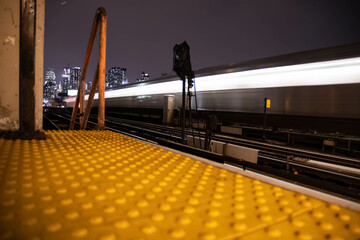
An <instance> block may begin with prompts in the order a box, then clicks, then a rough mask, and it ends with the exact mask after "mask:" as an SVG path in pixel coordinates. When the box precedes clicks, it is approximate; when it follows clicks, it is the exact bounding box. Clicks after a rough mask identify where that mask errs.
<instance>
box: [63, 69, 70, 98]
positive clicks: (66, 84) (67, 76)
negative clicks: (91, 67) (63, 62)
mask: <svg viewBox="0 0 360 240" xmlns="http://www.w3.org/2000/svg"><path fill="white" fill-rule="evenodd" d="M70 72H71V70H70V67H69V66H67V67H64V72H63V75H62V76H61V77H62V78H61V87H62V93H67V90H68V89H71V88H70Z"/></svg>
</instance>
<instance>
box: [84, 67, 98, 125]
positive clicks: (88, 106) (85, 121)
mask: <svg viewBox="0 0 360 240" xmlns="http://www.w3.org/2000/svg"><path fill="white" fill-rule="evenodd" d="M98 83H99V64H98V65H97V67H96V72H95V75H94V79H93V83H92V87H91V91H90V94H89V98H88V101H87V105H86V109H85V114H84V118H83V121H82V122H81V125H80V129H82V130H85V128H86V125H87V121H88V119H89V116H90V111H91V106H92V103H93V100H94V95H95V92H96V88H97V86H98Z"/></svg>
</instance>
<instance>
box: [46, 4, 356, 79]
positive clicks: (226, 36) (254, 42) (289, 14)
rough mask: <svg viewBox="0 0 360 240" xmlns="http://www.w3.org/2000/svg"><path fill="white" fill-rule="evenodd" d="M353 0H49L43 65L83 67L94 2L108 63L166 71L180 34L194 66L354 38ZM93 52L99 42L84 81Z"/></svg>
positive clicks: (132, 71) (133, 72) (155, 73)
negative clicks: (101, 14)
mask: <svg viewBox="0 0 360 240" xmlns="http://www.w3.org/2000/svg"><path fill="white" fill-rule="evenodd" d="M356 2H358V1H351V0H346V1H343V0H338V1H333V0H273V1H269V0H182V1H179V0H153V1H146V0H121V1H120V0H47V1H46V12H45V14H46V15H45V19H46V20H45V66H44V67H45V68H44V70H47V69H48V68H54V69H55V73H56V77H57V81H58V82H59V80H60V79H61V74H62V68H63V67H64V66H66V65H68V64H69V65H70V66H80V67H82V65H83V62H84V56H85V51H86V47H87V42H88V39H89V34H90V29H91V24H92V21H93V18H94V15H95V11H96V9H97V8H98V7H100V6H102V7H104V8H105V9H106V11H107V14H108V29H107V30H108V35H107V62H106V69H109V68H110V67H113V66H119V67H126V68H127V69H128V70H127V72H128V78H129V82H135V80H136V78H139V77H140V73H141V71H145V72H147V73H149V74H150V77H151V78H152V79H153V78H156V77H159V76H160V75H161V74H162V73H164V72H167V73H172V70H171V69H172V54H173V53H172V48H173V46H174V45H175V44H176V43H181V42H183V41H184V40H186V41H187V42H188V44H189V45H190V50H191V61H192V67H193V69H194V70H196V69H201V68H205V67H210V66H216V65H222V64H229V63H237V62H241V61H245V60H251V59H256V58H263V57H270V56H275V55H280V54H285V53H291V52H298V51H304V50H310V49H317V48H323V47H329V46H336V45H342V44H347V43H353V42H359V41H360V14H359V8H358V7H357V4H356ZM97 58H98V43H96V44H95V45H94V49H93V57H92V61H91V64H90V67H89V72H88V75H87V76H88V77H87V81H91V79H92V77H93V74H94V72H95V66H96V62H97Z"/></svg>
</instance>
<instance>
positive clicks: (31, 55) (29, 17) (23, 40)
mask: <svg viewBox="0 0 360 240" xmlns="http://www.w3.org/2000/svg"><path fill="white" fill-rule="evenodd" d="M35 26H36V0H21V6H20V79H19V80H20V82H19V85H20V91H19V92H20V93H19V97H20V99H19V103H20V118H19V120H20V132H22V133H24V134H27V135H33V134H34V133H35V92H34V86H35Z"/></svg>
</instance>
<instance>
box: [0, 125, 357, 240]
mask: <svg viewBox="0 0 360 240" xmlns="http://www.w3.org/2000/svg"><path fill="white" fill-rule="evenodd" d="M46 135H47V139H46V140H4V139H0V177H1V188H0V239H29V240H30V239H34V240H35V239H101V240H114V239H206V240H212V239H222V240H225V239H245V240H250V239H261V240H262V239H303V240H310V239H333V240H335V239H337V240H340V239H344V240H345V239H346V240H348V239H359V238H360V213H359V212H354V211H351V210H348V209H345V208H342V207H339V206H337V205H334V204H329V203H326V202H323V201H320V200H317V199H314V198H311V197H308V196H305V195H302V194H299V193H295V192H291V191H288V190H285V189H282V188H279V187H276V186H272V185H269V184H266V183H262V182H260V181H258V180H254V179H250V178H246V177H244V176H242V175H240V174H235V173H232V172H229V171H227V170H224V169H220V168H217V167H214V166H212V165H208V164H205V163H202V162H200V161H196V160H192V159H190V158H188V157H185V156H182V155H179V154H176V153H173V152H170V151H167V150H164V149H162V148H159V147H156V146H153V145H150V144H147V143H144V142H141V141H138V140H135V139H132V138H130V137H127V136H124V135H121V134H117V133H113V132H110V131H47V132H46Z"/></svg>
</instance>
